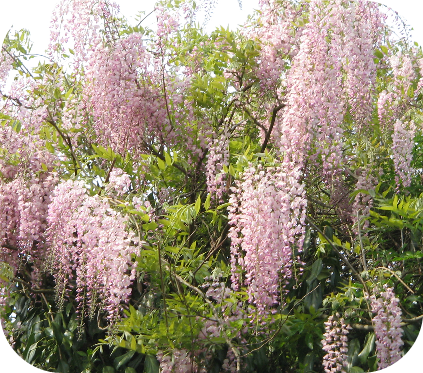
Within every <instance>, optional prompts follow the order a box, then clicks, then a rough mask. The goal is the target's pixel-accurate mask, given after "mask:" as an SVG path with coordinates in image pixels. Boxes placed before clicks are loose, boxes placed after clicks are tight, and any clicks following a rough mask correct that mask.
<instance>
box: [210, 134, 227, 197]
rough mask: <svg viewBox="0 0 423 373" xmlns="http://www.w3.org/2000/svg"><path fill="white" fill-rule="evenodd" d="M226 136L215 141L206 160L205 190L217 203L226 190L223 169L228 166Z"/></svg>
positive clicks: (223, 135)
mask: <svg viewBox="0 0 423 373" xmlns="http://www.w3.org/2000/svg"><path fill="white" fill-rule="evenodd" d="M228 140H229V139H228V134H227V133H223V134H222V135H221V136H220V138H217V139H215V140H214V141H213V142H212V144H211V146H210V148H209V154H208V158H207V166H206V171H207V190H208V192H209V193H211V194H212V196H213V198H215V199H216V200H217V201H221V200H222V195H223V193H224V191H225V188H226V175H225V174H224V172H223V167H224V166H226V167H227V166H228V164H229V141H228Z"/></svg>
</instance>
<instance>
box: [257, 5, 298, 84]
mask: <svg viewBox="0 0 423 373" xmlns="http://www.w3.org/2000/svg"><path fill="white" fill-rule="evenodd" d="M260 5H261V17H260V18H261V22H262V24H261V26H260V27H259V28H258V29H257V30H254V31H253V34H252V35H251V36H253V37H257V38H258V39H259V40H260V43H261V50H260V60H259V61H258V64H257V68H256V74H257V77H258V78H259V79H260V85H261V87H262V90H263V92H265V91H267V90H275V88H276V86H277V84H278V83H279V80H280V79H281V78H282V76H281V73H282V71H283V69H284V67H285V65H286V56H287V55H288V54H289V53H290V51H291V47H292V45H293V44H294V37H295V33H294V31H293V28H292V23H293V22H294V20H295V17H296V15H297V14H296V12H295V10H294V9H293V6H292V4H291V3H289V2H286V3H284V5H283V9H282V10H281V6H280V4H279V3H278V2H276V1H268V2H260ZM281 13H282V14H281Z"/></svg>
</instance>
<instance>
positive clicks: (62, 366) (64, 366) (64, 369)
mask: <svg viewBox="0 0 423 373" xmlns="http://www.w3.org/2000/svg"><path fill="white" fill-rule="evenodd" d="M57 372H58V373H69V364H68V363H67V362H66V361H63V360H60V363H59V365H58V366H57Z"/></svg>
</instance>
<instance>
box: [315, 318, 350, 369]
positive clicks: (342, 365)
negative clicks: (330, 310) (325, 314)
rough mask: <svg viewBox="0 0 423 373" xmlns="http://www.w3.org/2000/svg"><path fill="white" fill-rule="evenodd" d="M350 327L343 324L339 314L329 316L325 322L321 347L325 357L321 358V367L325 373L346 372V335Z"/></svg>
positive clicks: (343, 321)
mask: <svg viewBox="0 0 423 373" xmlns="http://www.w3.org/2000/svg"><path fill="white" fill-rule="evenodd" d="M350 329H351V326H349V325H346V324H345V320H344V319H343V318H340V315H339V313H337V314H336V315H331V316H329V318H328V321H326V322H325V333H324V334H323V337H324V338H323V339H322V345H323V347H322V348H323V350H324V351H326V355H325V356H324V357H323V367H324V368H325V372H326V373H339V372H346V371H347V368H346V367H347V357H348V333H349V330H350Z"/></svg>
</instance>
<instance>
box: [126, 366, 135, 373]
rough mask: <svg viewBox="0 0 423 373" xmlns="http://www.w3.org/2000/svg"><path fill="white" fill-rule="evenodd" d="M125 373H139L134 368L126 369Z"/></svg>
mask: <svg viewBox="0 0 423 373" xmlns="http://www.w3.org/2000/svg"><path fill="white" fill-rule="evenodd" d="M125 373H137V371H136V370H135V369H134V368H132V367H126V369H125Z"/></svg>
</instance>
